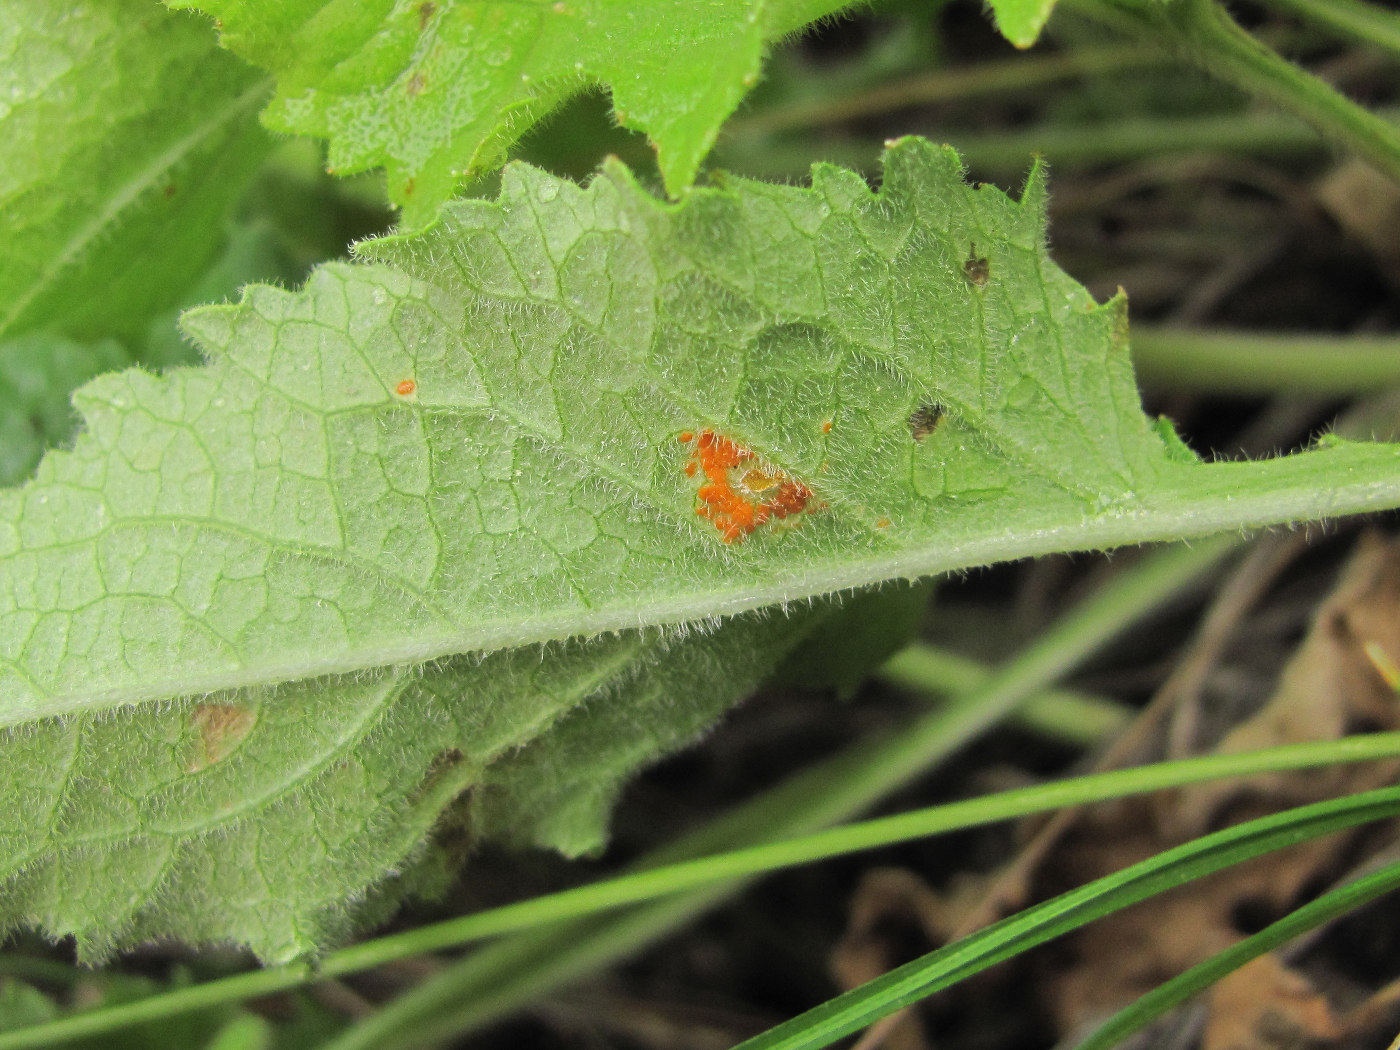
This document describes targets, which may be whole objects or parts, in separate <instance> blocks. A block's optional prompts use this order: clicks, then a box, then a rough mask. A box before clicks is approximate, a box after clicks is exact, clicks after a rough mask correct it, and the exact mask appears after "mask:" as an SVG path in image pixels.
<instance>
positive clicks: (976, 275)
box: [963, 242, 992, 288]
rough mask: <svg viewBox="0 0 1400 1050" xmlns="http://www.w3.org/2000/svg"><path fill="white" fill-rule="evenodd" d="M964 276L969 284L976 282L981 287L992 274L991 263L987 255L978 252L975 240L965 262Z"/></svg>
mask: <svg viewBox="0 0 1400 1050" xmlns="http://www.w3.org/2000/svg"><path fill="white" fill-rule="evenodd" d="M963 276H964V277H966V278H967V280H968V283H969V284H974V285H976V286H977V287H978V288H981V287H982V286H983V285H985V284H986V283H987V280H988V278H990V277H991V276H992V267H991V264H990V263H988V262H987V257H986V256H985V255H981V256H979V255H978V254H977V244H976V243H975V242H974V243H973V245H972V247H971V248H969V249H968V252H967V259H966V261H965V262H964V263H963Z"/></svg>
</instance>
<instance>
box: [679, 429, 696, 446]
mask: <svg viewBox="0 0 1400 1050" xmlns="http://www.w3.org/2000/svg"><path fill="white" fill-rule="evenodd" d="M678 440H679V441H680V443H681V444H682V445H689V444H690V443H691V442H692V441H694V440H695V435H694V434H692V433H691V432H690V431H689V430H682V431H681V432H680V436H679V438H678Z"/></svg>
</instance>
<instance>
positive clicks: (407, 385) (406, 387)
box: [394, 379, 418, 397]
mask: <svg viewBox="0 0 1400 1050" xmlns="http://www.w3.org/2000/svg"><path fill="white" fill-rule="evenodd" d="M417 390H418V384H417V383H416V382H414V381H413V380H412V379H400V380H399V385H398V386H396V387H394V393H396V394H398V395H399V397H408V396H410V395H411V394H413V393H415V392H416V391H417Z"/></svg>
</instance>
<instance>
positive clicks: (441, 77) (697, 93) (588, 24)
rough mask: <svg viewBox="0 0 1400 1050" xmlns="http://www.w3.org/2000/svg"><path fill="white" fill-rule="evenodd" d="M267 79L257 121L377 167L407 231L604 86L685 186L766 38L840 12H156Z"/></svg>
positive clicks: (596, 4) (426, 4)
mask: <svg viewBox="0 0 1400 1050" xmlns="http://www.w3.org/2000/svg"><path fill="white" fill-rule="evenodd" d="M168 2H170V4H171V6H172V7H199V8H200V9H202V10H204V11H207V12H208V13H209V14H211V15H214V16H216V17H217V18H218V19H219V20H220V26H221V32H222V40H223V42H224V44H225V45H226V46H227V47H229V48H230V49H232V50H233V51H235V52H236V53H238V54H240V55H242V56H243V57H244V58H247V59H248V60H249V61H250V62H253V63H255V64H257V65H259V66H261V67H263V68H264V69H267V70H270V71H271V72H273V73H274V74H275V75H276V77H277V98H276V99H275V100H274V102H273V103H272V105H271V107H270V108H269V109H268V111H267V114H266V116H265V118H264V119H265V120H266V122H267V124H268V126H269V127H272V128H274V129H276V130H278V131H287V132H294V133H298V134H305V135H317V136H321V137H324V138H327V139H329V141H330V158H329V159H330V166H331V168H332V169H334V170H336V171H338V172H353V171H364V170H366V169H368V168H372V167H379V166H383V167H385V168H387V169H388V175H389V196H390V199H391V200H393V201H394V202H395V203H396V204H398V205H400V206H402V207H403V209H404V221H405V223H406V224H407V225H409V226H412V227H416V226H421V225H422V224H424V223H425V222H427V221H428V220H429V219H431V218H432V217H433V215H434V214H436V212H437V209H438V207H439V205H441V204H442V202H443V201H445V200H446V199H447V198H448V197H450V196H451V195H452V192H453V189H454V188H455V187H456V185H457V184H458V183H459V182H460V181H461V180H462V179H463V178H469V177H473V176H476V175H479V174H481V173H484V172H488V171H491V170H493V169H495V168H497V167H499V166H500V164H501V163H502V162H503V161H504V159H505V150H506V149H507V148H508V147H509V146H510V145H511V144H512V143H513V142H514V141H515V140H516V139H517V138H519V137H520V135H522V134H523V133H524V132H525V131H527V130H528V129H529V128H530V127H531V126H532V125H533V124H535V123H536V122H537V121H539V120H540V118H542V117H543V116H545V115H546V114H547V113H548V112H549V111H551V110H552V109H554V108H555V107H557V106H558V105H559V104H560V103H562V102H563V101H565V100H566V99H567V98H569V97H571V96H573V95H575V94H578V93H579V92H581V91H583V90H586V89H588V88H592V87H596V86H599V85H601V86H604V87H607V88H608V89H610V90H611V92H612V96H613V102H614V104H615V106H616V115H617V119H618V121H619V123H621V124H622V125H624V126H625V127H629V128H635V129H637V130H638V131H642V132H644V133H646V134H647V135H649V136H650V137H651V138H652V140H653V141H654V142H655V143H656V147H657V151H658V160H659V163H660V167H661V172H662V175H663V177H664V179H665V181H666V186H667V188H668V190H670V192H671V193H673V194H680V193H681V192H682V191H684V190H685V189H686V188H688V187H689V186H690V184H691V183H692V182H693V181H694V179H695V174H696V172H697V171H698V170H699V167H700V162H701V160H703V159H704V156H705V154H706V153H708V152H709V149H710V146H711V145H712V144H713V143H714V140H715V136H716V134H717V133H718V131H719V128H720V125H721V124H722V123H723V122H724V120H725V119H726V118H727V117H728V116H729V115H730V114H731V113H733V112H734V110H735V108H736V107H737V106H738V104H739V101H740V100H741V99H742V98H743V97H744V95H745V94H747V92H748V90H749V89H750V88H751V87H752V86H753V85H754V83H756V82H757V79H758V76H759V72H760V70H761V68H762V64H763V57H764V53H765V52H766V50H767V48H768V47H769V45H770V44H771V43H772V42H773V41H775V40H777V39H779V38H781V37H782V36H784V35H786V34H788V33H791V32H793V31H794V30H796V29H798V28H800V27H802V26H803V25H806V24H807V23H808V22H811V21H813V20H815V19H818V18H821V17H824V16H826V15H830V14H832V13H833V12H835V11H838V10H840V9H842V8H844V7H847V6H849V4H850V0H707V2H705V3H691V4H682V5H672V6H669V7H667V8H666V9H665V10H664V12H659V11H651V10H647V9H646V8H645V7H638V6H636V5H628V4H618V3H615V2H612V0H560V2H559V3H547V2H542V3H536V4H519V3H501V2H454V0H419V2H415V3H407V2H404V3H389V2H388V0H380V2H376V3H361V2H328V0H168Z"/></svg>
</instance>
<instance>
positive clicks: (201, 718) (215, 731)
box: [185, 704, 258, 773]
mask: <svg viewBox="0 0 1400 1050" xmlns="http://www.w3.org/2000/svg"><path fill="white" fill-rule="evenodd" d="M257 720H258V715H257V711H256V710H255V709H252V708H247V707H239V706H237V705H235V704H200V705H199V706H197V707H196V708H195V709H194V711H193V712H192V713H191V714H190V724H191V726H192V727H193V728H194V730H195V732H196V734H197V737H196V739H195V744H194V754H193V755H192V756H191V757H190V761H189V763H188V764H187V765H186V766H185V771H186V772H188V773H198V772H199V771H200V770H201V769H207V768H208V767H209V766H212V765H213V764H214V763H215V762H219V761H221V760H222V759H225V758H227V757H228V756H229V755H231V754H232V753H233V751H234V749H235V748H237V747H238V745H239V744H241V743H242V742H243V739H244V737H246V736H247V735H248V734H249V733H250V732H252V729H253V726H254V724H255V723H256V722H257Z"/></svg>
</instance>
